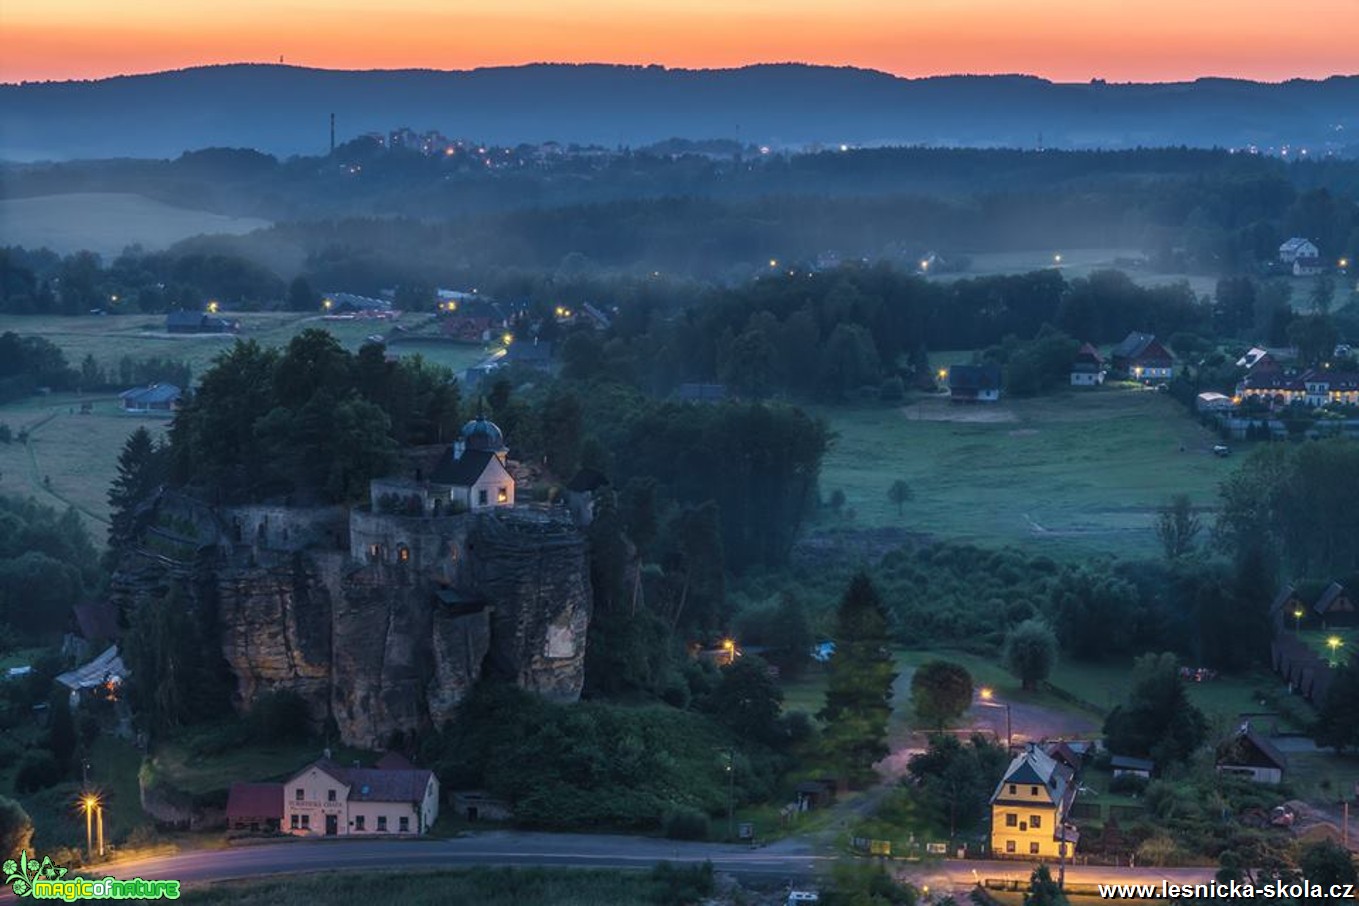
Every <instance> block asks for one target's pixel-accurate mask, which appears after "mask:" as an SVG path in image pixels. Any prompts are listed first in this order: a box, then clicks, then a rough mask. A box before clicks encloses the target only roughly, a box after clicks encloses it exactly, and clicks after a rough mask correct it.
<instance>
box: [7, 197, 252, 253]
mask: <svg viewBox="0 0 1359 906" xmlns="http://www.w3.org/2000/svg"><path fill="white" fill-rule="evenodd" d="M268 226H271V224H270V222H269V221H267V220H261V219H260V218H258V217H229V216H226V215H224V214H214V213H212V212H210V211H196V210H191V209H188V208H176V207H172V206H170V205H167V204H165V203H163V202H160V201H156V200H155V199H152V198H147V197H146V196H145V195H136V194H133V193H128V192H72V193H68V194H62V195H40V196H37V197H33V198H6V199H0V245H22V246H26V247H27V248H31V249H32V248H41V247H43V246H46V247H47V248H50V249H52V250H53V251H55V252H59V253H61V254H63V255H65V254H70V253H71V252H78V251H82V250H89V251H92V252H97V253H98V254H100V255H103V256H104V257H105V258H113V257H116V256H117V255H118V254H120V253H121V252H122V251H123V249H125V248H127V247H128V246H129V245H141V246H143V247H145V248H147V249H150V250H156V249H162V248H166V247H167V246H170V245H173V244H174V243H176V242H178V241H179V240H181V239H187V238H189V237H190V236H197V235H200V234H203V233H226V234H231V235H239V234H241V233H249V232H251V231H252V230H259V229H263V228H265V227H268Z"/></svg>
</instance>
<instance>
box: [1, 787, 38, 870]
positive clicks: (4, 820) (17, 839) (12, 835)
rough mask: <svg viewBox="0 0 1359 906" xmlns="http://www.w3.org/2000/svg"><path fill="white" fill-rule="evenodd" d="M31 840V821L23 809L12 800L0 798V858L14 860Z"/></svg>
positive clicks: (26, 847)
mask: <svg viewBox="0 0 1359 906" xmlns="http://www.w3.org/2000/svg"><path fill="white" fill-rule="evenodd" d="M32 839H33V821H32V819H31V818H29V817H28V812H26V811H24V807H23V806H22V805H20V804H19V803H17V802H15V801H14V800H13V799H9V798H6V797H4V796H0V856H3V857H4V858H5V859H11V858H14V857H15V856H16V855H18V853H19V851H20V850H27V849H28V844H29V843H30V842H31V841H32Z"/></svg>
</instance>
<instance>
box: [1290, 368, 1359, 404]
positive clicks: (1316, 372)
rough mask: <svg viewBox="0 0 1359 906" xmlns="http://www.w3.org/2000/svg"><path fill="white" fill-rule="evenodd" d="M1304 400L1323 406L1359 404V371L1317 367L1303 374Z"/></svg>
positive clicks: (1307, 402)
mask: <svg viewBox="0 0 1359 906" xmlns="http://www.w3.org/2000/svg"><path fill="white" fill-rule="evenodd" d="M1302 386H1303V389H1304V391H1305V392H1304V395H1303V402H1305V403H1306V404H1307V405H1308V406H1311V407H1313V408H1318V407H1321V406H1330V405H1339V406H1359V373H1352V372H1344V371H1336V372H1332V371H1330V370H1329V369H1326V368H1316V369H1313V370H1312V371H1309V372H1307V373H1306V374H1304V375H1303V376H1302Z"/></svg>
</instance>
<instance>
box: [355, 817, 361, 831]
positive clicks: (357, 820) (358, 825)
mask: <svg viewBox="0 0 1359 906" xmlns="http://www.w3.org/2000/svg"><path fill="white" fill-rule="evenodd" d="M354 830H360V831H361V830H363V815H355V816H354Z"/></svg>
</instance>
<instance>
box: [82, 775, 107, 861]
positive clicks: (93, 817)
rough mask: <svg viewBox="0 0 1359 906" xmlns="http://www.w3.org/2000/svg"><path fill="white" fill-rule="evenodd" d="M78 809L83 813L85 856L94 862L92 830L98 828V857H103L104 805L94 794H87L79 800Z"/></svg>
mask: <svg viewBox="0 0 1359 906" xmlns="http://www.w3.org/2000/svg"><path fill="white" fill-rule="evenodd" d="M80 807H81V809H82V810H84V812H85V854H86V856H87V857H88V858H89V859H90V861H94V828H95V825H96V824H98V827H99V856H100V858H103V855H104V804H103V803H102V802H100V801H99V797H98V796H97V795H95V794H94V793H90V792H87V793H85V795H84V796H82V797H81V799H80Z"/></svg>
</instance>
